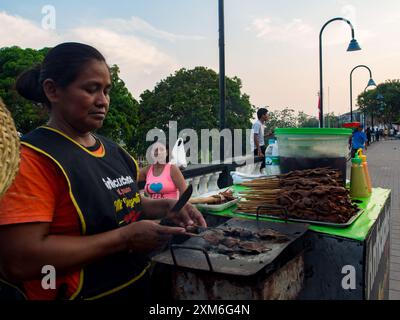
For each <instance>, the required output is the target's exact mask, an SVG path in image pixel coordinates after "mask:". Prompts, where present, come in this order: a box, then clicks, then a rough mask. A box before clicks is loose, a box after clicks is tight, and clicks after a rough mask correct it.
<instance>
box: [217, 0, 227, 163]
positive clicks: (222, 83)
mask: <svg viewBox="0 0 400 320" xmlns="http://www.w3.org/2000/svg"><path fill="white" fill-rule="evenodd" d="M218 17H219V105H220V107H219V129H220V131H222V130H223V129H225V96H226V93H225V23H224V0H219V1H218ZM224 149H225V148H224V140H223V138H222V136H221V138H220V159H221V162H223V161H224Z"/></svg>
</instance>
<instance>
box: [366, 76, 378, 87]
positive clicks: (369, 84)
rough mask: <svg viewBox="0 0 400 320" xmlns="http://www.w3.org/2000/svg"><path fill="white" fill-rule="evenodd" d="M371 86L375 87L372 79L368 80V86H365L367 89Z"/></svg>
mask: <svg viewBox="0 0 400 320" xmlns="http://www.w3.org/2000/svg"><path fill="white" fill-rule="evenodd" d="M371 86H374V87H376V83H375V81H374V79H372V78H371V79H369V81H368V84H367V87H371Z"/></svg>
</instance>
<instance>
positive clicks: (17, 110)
mask: <svg viewBox="0 0 400 320" xmlns="http://www.w3.org/2000/svg"><path fill="white" fill-rule="evenodd" d="M48 50H50V48H43V49H40V50H34V49H21V48H19V47H16V46H14V47H6V48H1V49H0V97H1V98H3V100H4V102H5V103H6V105H7V107H8V108H9V110H10V111H11V113H12V116H13V118H14V121H15V124H16V127H17V130H18V131H20V132H21V133H23V134H24V133H27V132H29V131H31V130H33V129H34V128H36V127H38V126H40V125H42V124H44V123H45V122H46V121H47V119H48V113H47V110H46V109H45V108H44V107H42V106H41V105H40V104H36V103H33V102H31V101H28V100H26V99H24V98H22V97H21V96H20V95H19V94H18V93H17V92H16V90H15V88H14V86H15V81H16V79H17V77H18V75H19V74H20V73H21V72H23V71H24V70H26V69H29V68H31V67H32V66H34V65H36V64H39V63H41V62H42V61H43V59H44V57H45V55H46V53H47V52H48ZM110 72H111V82H112V88H111V91H110V99H111V103H110V111H109V114H108V115H107V118H106V120H105V122H104V126H103V128H102V129H101V130H99V132H100V133H102V134H103V135H105V136H107V137H109V138H111V139H113V140H115V141H116V142H118V143H121V144H123V145H125V146H126V148H127V149H128V150H130V151H133V149H134V146H135V134H136V130H137V127H138V125H139V117H138V109H139V104H138V102H137V101H136V100H135V99H134V98H133V97H132V95H131V94H130V93H129V91H128V89H127V88H126V86H125V83H124V82H123V81H122V80H121V79H120V78H119V68H118V66H116V65H114V66H112V67H111V68H110Z"/></svg>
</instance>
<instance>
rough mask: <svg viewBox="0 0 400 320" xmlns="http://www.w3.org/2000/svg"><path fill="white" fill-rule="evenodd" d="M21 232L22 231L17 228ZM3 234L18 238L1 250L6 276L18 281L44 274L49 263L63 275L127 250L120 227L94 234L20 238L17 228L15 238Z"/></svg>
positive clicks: (36, 277) (57, 272) (3, 269)
mask: <svg viewBox="0 0 400 320" xmlns="http://www.w3.org/2000/svg"><path fill="white" fill-rule="evenodd" d="M25 231H28V230H25ZM19 232H21V230H17V233H19ZM31 234H32V233H31ZM33 234H35V233H33ZM36 234H37V233H36ZM3 236H4V237H5V238H8V239H16V240H14V241H13V242H12V243H10V241H8V242H7V243H8V246H7V247H8V248H7V249H5V248H2V249H1V256H2V258H3V259H2V260H3V261H2V268H1V269H2V271H3V272H4V273H5V276H6V277H7V276H8V277H9V278H10V280H13V281H17V282H20V281H24V280H29V279H38V278H40V277H42V276H43V275H42V274H41V270H42V267H43V266H45V265H51V266H54V268H55V270H56V274H63V273H68V272H71V271H73V270H79V269H81V268H82V267H83V266H85V265H87V264H89V263H92V262H94V261H97V260H100V259H101V258H103V257H105V256H108V255H110V254H113V253H117V252H121V251H124V250H126V244H125V243H124V241H123V238H122V237H121V235H120V230H118V229H117V230H112V231H109V232H104V233H101V234H97V235H92V236H63V235H48V236H44V237H41V238H37V237H32V238H31V239H27V238H26V234H25V237H22V234H21V235H20V237H18V235H17V234H16V233H15V230H14V231H13V237H12V238H10V237H7V235H5V234H2V238H3ZM23 239H25V240H23Z"/></svg>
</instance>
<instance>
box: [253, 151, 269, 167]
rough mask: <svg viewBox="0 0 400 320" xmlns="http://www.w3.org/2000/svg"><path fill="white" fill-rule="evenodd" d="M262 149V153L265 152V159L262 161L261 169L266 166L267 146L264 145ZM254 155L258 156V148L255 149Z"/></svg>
mask: <svg viewBox="0 0 400 320" xmlns="http://www.w3.org/2000/svg"><path fill="white" fill-rule="evenodd" d="M260 149H261V153H262V154H263V157H264V160H263V161H262V162H261V168H260V169H264V168H265V149H267V147H266V146H265V145H264V146H261V147H260ZM254 156H256V157H257V156H258V150H257V149H254Z"/></svg>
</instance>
